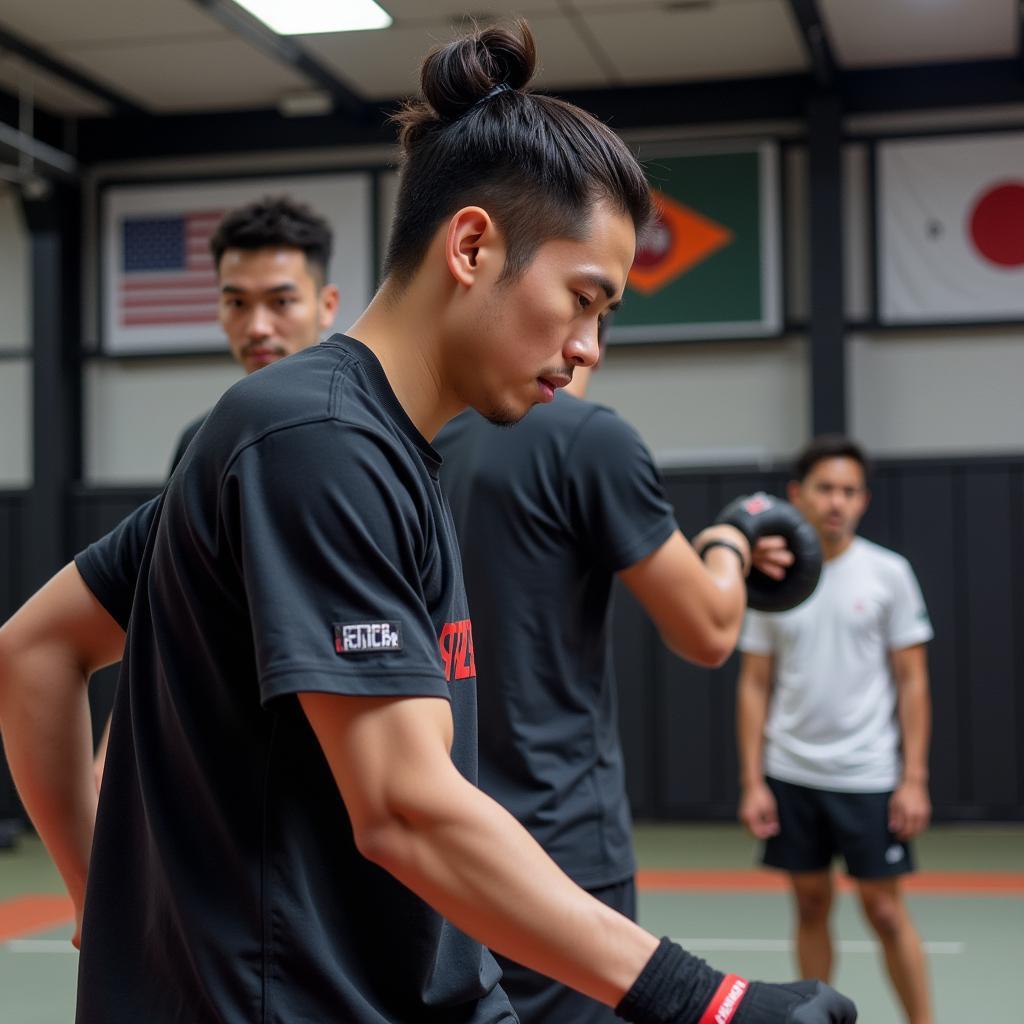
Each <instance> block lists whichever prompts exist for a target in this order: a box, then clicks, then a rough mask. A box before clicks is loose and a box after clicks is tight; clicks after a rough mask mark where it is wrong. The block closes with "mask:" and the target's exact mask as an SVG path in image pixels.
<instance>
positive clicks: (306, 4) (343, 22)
mask: <svg viewBox="0 0 1024 1024" xmlns="http://www.w3.org/2000/svg"><path fill="white" fill-rule="evenodd" d="M235 3H237V4H238V6H239V7H244V8H245V9H246V10H247V11H248V12H249V13H250V14H253V15H255V16H256V17H257V18H259V20H260V21H262V22H263V24H264V25H267V26H269V27H270V28H272V29H273V30H274V31H275V32H276V33H277V34H278V35H281V36H300V35H312V34H314V33H316V32H355V31H358V30H360V29H371V28H387V27H388V26H389V25H390V24H391V15H390V14H388V12H387V11H385V10H384V9H383V8H382V7H381V6H380V4H377V3H374V0H235Z"/></svg>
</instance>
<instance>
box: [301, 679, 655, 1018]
mask: <svg viewBox="0 0 1024 1024" xmlns="http://www.w3.org/2000/svg"><path fill="white" fill-rule="evenodd" d="M300 700H301V702H302V707H303V709H304V711H305V713H306V716H307V717H308V718H309V721H310V723H311V724H312V726H313V729H314V731H315V732H316V735H317V738H318V739H319V741H320V745H321V747H322V748H323V750H324V753H325V754H326V756H327V761H328V763H329V764H330V766H331V770H332V772H333V774H334V778H335V781H336V782H337V784H338V789H339V790H340V792H341V795H342V797H343V799H344V801H345V806H346V807H347V809H348V813H349V817H350V818H351V821H352V828H353V832H354V835H355V839H356V843H357V845H358V847H359V850H360V852H361V853H362V854H363V856H365V857H366V858H367V859H368V860H371V861H373V862H375V863H376V864H378V865H380V866H381V867H383V868H384V869H385V870H387V871H389V872H390V873H391V874H392V875H394V876H395V877H396V878H397V879H398V880H399V881H400V882H402V883H403V884H404V885H406V886H407V887H408V888H409V889H411V890H412V891H413V892H415V893H417V895H419V896H420V897H422V898H423V899H424V900H426V901H427V902H428V903H429V904H430V905H431V906H432V907H434V909H435V910H437V911H438V913H440V914H442V915H443V916H444V917H446V918H447V919H448V920H449V921H451V922H452V923H453V924H455V925H456V926H457V927H459V928H460V929H462V930H463V931H465V932H466V933H467V934H469V935H471V936H473V937H474V938H476V939H477V940H478V941H480V942H482V943H483V944H484V945H486V946H489V947H490V948H491V949H494V950H497V951H498V952H499V953H502V954H503V955H505V956H507V957H509V958H511V959H513V960H516V961H518V962H520V963H522V964H525V965H526V966H528V967H532V968H534V969H535V970H538V971H542V972H543V973H544V974H547V975H549V976H551V977H554V978H556V979H558V980H559V981H562V982H563V983H564V984H567V985H570V986H572V987H573V988H576V989H578V990H579V991H581V992H585V993H586V994H588V995H590V996H591V997H593V998H594V999H597V1000H600V1001H601V1002H603V1003H606V1004H608V1005H612V1006H614V1005H615V1004H617V1003H618V1002H619V1000H620V999H621V998H622V996H623V995H624V993H625V992H626V991H627V990H628V989H629V987H630V986H631V985H632V983H633V981H634V980H635V978H636V977H637V975H638V974H639V973H640V971H641V969H642V968H643V967H644V965H645V963H646V962H647V960H648V959H649V958H650V957H651V954H652V953H653V952H654V950H655V948H656V946H657V940H656V939H655V938H654V937H653V936H651V935H649V934H648V933H647V932H645V931H643V929H641V928H640V927H638V926H637V925H636V924H634V923H633V922H632V921H630V920H628V919H627V918H625V917H623V916H622V915H620V914H618V913H616V912H615V911H613V910H611V909H609V908H608V907H606V906H605V905H604V904H602V903H600V902H599V901H597V900H595V899H594V898H593V897H591V896H590V895H589V894H587V893H586V892H584V891H583V890H582V889H580V888H579V887H578V886H577V885H576V884H575V883H574V882H572V881H570V879H569V878H568V877H567V876H566V875H564V874H563V873H562V871H561V870H560V869H559V868H558V867H557V866H556V865H555V863H554V862H553V861H552V860H551V859H550V858H549V857H548V855H547V854H546V853H545V852H544V851H543V850H542V849H541V847H540V846H539V845H538V844H537V843H536V841H535V840H534V839H533V838H532V837H531V836H530V835H529V833H528V832H527V831H526V830H525V829H524V828H523V827H522V826H521V825H520V824H519V823H518V822H517V821H516V820H515V819H514V818H513V817H512V816H511V815H510V814H509V813H508V812H507V811H505V810H504V809H503V808H502V807H500V806H499V805H498V804H497V803H495V802H494V801H493V800H491V799H490V797H488V796H486V795H485V794H483V793H482V792H481V791H480V790H478V789H477V788H476V787H475V786H473V785H471V784H470V783H469V782H467V781H466V779H465V778H464V777H463V776H462V775H461V774H460V773H459V772H458V771H457V770H456V768H455V766H454V765H453V764H452V761H451V757H450V755H449V748H450V745H451V739H452V720H451V712H450V708H449V705H448V704H447V702H446V701H443V700H438V699H435V698H407V699H387V700H385V699H371V698H361V697H343V696H337V695H333V694H319V693H304V694H301V695H300Z"/></svg>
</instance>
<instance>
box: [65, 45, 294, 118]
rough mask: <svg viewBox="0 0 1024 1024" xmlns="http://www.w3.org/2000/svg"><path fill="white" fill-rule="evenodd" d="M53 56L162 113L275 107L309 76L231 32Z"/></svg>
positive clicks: (83, 50)
mask: <svg viewBox="0 0 1024 1024" xmlns="http://www.w3.org/2000/svg"><path fill="white" fill-rule="evenodd" d="M54 55H55V56H57V57H58V58H59V59H61V60H63V61H65V62H66V63H68V64H69V65H74V66H75V67H76V68H79V69H80V70H82V71H84V72H85V73H86V74H88V75H90V76H91V77H93V78H94V79H96V81H98V82H103V83H105V84H108V85H110V86H111V87H112V88H114V89H117V90H118V91H119V92H121V93H123V94H124V95H125V96H127V97H129V98H131V99H133V100H136V101H137V102H139V103H141V104H142V105H143V106H145V107H147V108H149V109H151V110H153V111H154V112H157V113H170V112H174V111H186V110H193V111H200V110H238V109H244V108H251V107H267V106H274V105H275V104H276V103H277V101H278V99H279V98H280V97H281V96H282V95H283V94H284V93H287V92H294V91H296V90H303V89H309V88H311V86H310V83H309V81H308V79H306V78H305V77H304V76H303V75H300V74H298V73H297V72H295V71H293V70H292V69H291V68H288V67H286V66H284V65H282V64H280V63H278V62H277V61H274V60H271V59H270V58H269V57H265V56H263V54H261V53H259V52H258V51H257V50H255V49H253V48H252V47H251V46H249V45H248V43H244V42H242V40H240V39H235V38H232V37H230V36H223V37H220V38H214V39H198V40H192V41H190V42H187V43H183V42H168V43H147V44H145V45H141V44H140V45H133V46H102V47H101V46H89V47H86V48H77V47H76V48H74V49H67V50H55V51H54Z"/></svg>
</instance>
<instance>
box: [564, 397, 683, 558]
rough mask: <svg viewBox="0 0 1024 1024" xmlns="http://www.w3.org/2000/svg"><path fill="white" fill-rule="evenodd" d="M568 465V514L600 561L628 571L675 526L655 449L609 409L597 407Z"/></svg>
mask: <svg viewBox="0 0 1024 1024" xmlns="http://www.w3.org/2000/svg"><path fill="white" fill-rule="evenodd" d="M567 464H568V480H567V487H568V509H569V515H570V517H571V519H572V522H573V525H574V531H575V534H576V536H577V537H579V538H580V539H581V540H582V541H583V542H584V543H585V544H586V545H587V546H588V549H589V551H590V552H591V555H592V557H593V559H594V560H595V562H597V563H598V564H601V565H605V566H607V567H608V568H609V569H611V571H612V572H619V571H620V570H622V569H627V568H629V566H631V565H635V564H636V563H637V562H639V561H640V560H641V559H643V558H646V557H647V555H649V554H651V553H652V552H653V551H655V550H657V548H659V547H660V546H661V545H662V544H663V543H664V542H665V541H666V540H668V538H669V537H670V536H671V534H672V532H673V530H675V529H676V528H677V527H676V521H675V515H674V513H673V509H672V506H671V505H670V504H669V502H668V499H667V498H666V497H665V492H664V489H663V487H662V483H661V478H660V476H659V475H658V470H657V468H656V467H655V465H654V460H653V459H652V458H651V453H650V452H649V451H648V449H647V446H646V445H645V444H644V443H643V441H642V440H641V439H640V435H639V434H638V433H637V432H636V430H635V429H634V428H633V427H632V426H631V425H630V424H629V423H627V422H626V421H625V420H623V419H622V418H621V417H619V416H617V415H616V414H615V413H613V412H612V411H611V410H609V409H604V408H601V407H598V408H596V409H595V410H594V413H593V415H592V416H590V417H589V418H588V419H587V420H586V421H585V422H584V423H583V424H582V425H581V426H580V428H579V431H578V432H577V435H576V437H575V439H574V441H573V444H572V447H571V449H570V450H569V453H568V463H567Z"/></svg>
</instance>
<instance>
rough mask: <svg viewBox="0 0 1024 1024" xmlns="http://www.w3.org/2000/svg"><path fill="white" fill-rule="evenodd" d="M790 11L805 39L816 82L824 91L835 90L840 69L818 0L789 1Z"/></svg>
mask: <svg viewBox="0 0 1024 1024" xmlns="http://www.w3.org/2000/svg"><path fill="white" fill-rule="evenodd" d="M789 9H790V11H792V13H793V17H794V18H795V19H796V23H797V27H798V28H799V29H800V34H801V35H802V36H803V37H804V46H805V47H806V48H807V56H808V58H809V59H810V62H811V70H812V72H813V74H814V80H815V81H816V82H817V83H818V85H819V87H820V88H822V89H833V88H835V84H836V79H837V77H838V69H837V67H836V60H835V57H834V56H833V54H832V47H831V46H830V45H829V41H828V31H827V30H826V28H825V22H824V20H823V19H822V17H821V11H819V10H818V2H817V0H789Z"/></svg>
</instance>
